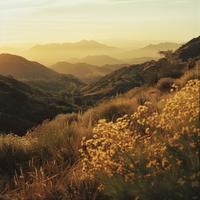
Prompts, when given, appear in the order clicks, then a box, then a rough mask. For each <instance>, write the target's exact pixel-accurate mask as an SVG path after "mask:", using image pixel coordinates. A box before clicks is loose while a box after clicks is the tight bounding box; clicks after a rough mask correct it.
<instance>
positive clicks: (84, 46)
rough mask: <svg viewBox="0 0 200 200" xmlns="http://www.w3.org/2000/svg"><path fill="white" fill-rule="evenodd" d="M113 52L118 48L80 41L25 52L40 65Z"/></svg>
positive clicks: (49, 45) (41, 46)
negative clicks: (40, 63)
mask: <svg viewBox="0 0 200 200" xmlns="http://www.w3.org/2000/svg"><path fill="white" fill-rule="evenodd" d="M115 51H119V50H118V48H115V47H110V46H107V45H105V44H101V43H99V42H96V41H93V40H82V41H80V42H74V43H61V44H58V43H52V44H40V45H36V46H34V47H32V48H31V49H30V50H29V51H28V52H27V55H28V56H29V57H30V58H32V59H34V60H39V61H40V62H42V63H45V64H53V63H56V62H58V61H62V60H67V59H69V58H72V57H75V58H80V57H86V56H88V55H102V54H106V55H110V54H112V53H113V52H115ZM88 64H91V63H88Z"/></svg>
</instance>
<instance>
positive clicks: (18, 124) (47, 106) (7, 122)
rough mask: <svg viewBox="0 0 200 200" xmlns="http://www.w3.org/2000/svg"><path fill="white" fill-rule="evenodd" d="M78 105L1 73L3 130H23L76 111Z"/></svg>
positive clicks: (0, 120)
mask: <svg viewBox="0 0 200 200" xmlns="http://www.w3.org/2000/svg"><path fill="white" fill-rule="evenodd" d="M76 110H77V108H76V106H75V105H73V104H71V103H70V102H69V101H68V102H67V101H66V100H64V99H62V98H61V97H60V98H59V97H55V96H53V95H51V94H49V93H46V92H42V91H41V90H37V89H34V88H32V87H30V86H29V85H27V84H25V83H22V82H20V81H17V80H15V79H13V78H12V77H5V76H1V75H0V124H1V126H0V132H1V133H9V132H12V133H17V134H21V135H22V134H24V133H25V132H26V131H27V129H30V128H32V127H33V126H36V125H38V124H39V123H41V122H42V121H43V120H45V119H52V118H53V117H55V116H56V115H57V114H59V113H67V112H72V111H76Z"/></svg>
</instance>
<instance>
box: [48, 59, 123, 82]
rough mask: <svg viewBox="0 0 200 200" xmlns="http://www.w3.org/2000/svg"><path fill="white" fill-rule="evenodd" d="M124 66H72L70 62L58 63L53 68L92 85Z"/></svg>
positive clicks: (77, 64) (79, 64)
mask: <svg viewBox="0 0 200 200" xmlns="http://www.w3.org/2000/svg"><path fill="white" fill-rule="evenodd" d="M123 66H124V65H104V66H101V67H99V66H97V65H90V64H87V63H74V64H72V63H69V62H58V63H56V64H54V65H52V66H51V68H52V69H53V70H55V71H56V72H58V73H62V74H72V75H74V76H76V77H77V78H78V79H79V80H81V81H83V82H85V83H90V82H93V81H95V80H98V79H99V78H101V77H103V76H105V75H106V74H108V73H110V72H112V71H114V70H117V69H119V68H121V67H123Z"/></svg>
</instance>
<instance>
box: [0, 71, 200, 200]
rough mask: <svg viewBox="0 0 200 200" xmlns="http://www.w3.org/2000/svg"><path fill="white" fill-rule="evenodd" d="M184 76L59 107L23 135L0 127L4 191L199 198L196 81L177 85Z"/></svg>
mask: <svg viewBox="0 0 200 200" xmlns="http://www.w3.org/2000/svg"><path fill="white" fill-rule="evenodd" d="M188 79H191V74H190V75H185V77H182V78H181V79H179V80H174V83H177V85H178V88H177V87H176V86H175V87H174V91H173V92H171V93H170V92H168V93H166V92H163V91H161V90H160V89H159V88H153V87H151V88H147V87H143V88H138V89H134V90H132V91H130V92H129V93H128V94H126V95H124V96H120V97H117V98H114V99H112V100H111V101H108V102H106V103H105V102H104V103H101V104H99V105H98V106H96V107H95V108H91V109H89V110H88V111H86V112H85V113H83V114H68V115H59V116H57V117H56V118H55V119H54V120H52V121H45V122H44V123H43V124H41V125H40V126H38V127H37V128H35V129H33V130H30V131H29V132H28V133H27V134H26V135H25V136H23V137H18V136H15V135H1V136H0V188H1V193H2V195H3V196H4V197H5V198H8V199H13V200H15V199H16V200H61V199H62V200H65V199H67V200H68V199H70V200H79V199H81V200H90V199H91V200H94V199H106V200H107V199H142V200H143V199H144V200H146V199H147V200H151V199H192V198H193V199H195V198H198V197H199V195H200V194H199V190H198V186H199V181H198V178H199V177H200V173H199V171H198V169H199V158H198V155H197V153H199V148H200V147H199V144H200V142H199V133H197V131H198V129H197V128H198V123H197V121H198V115H197V112H198V110H197V105H198V92H199V91H198V88H197V86H199V82H198V81H197V80H196V81H192V82H190V83H189V85H187V86H186V87H184V88H183V89H181V88H182V87H183V86H184V84H185V83H186V80H188ZM179 89H181V90H180V91H178V90H179ZM161 99H168V100H164V101H163V100H161ZM147 102H151V103H147ZM190 117H191V119H190ZM101 119H104V120H101ZM99 120H100V121H99ZM88 175H89V176H88ZM182 194H185V197H184V196H181V195H182ZM0 198H1V197H0Z"/></svg>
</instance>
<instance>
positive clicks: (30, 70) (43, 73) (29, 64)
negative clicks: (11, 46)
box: [0, 54, 59, 80]
mask: <svg viewBox="0 0 200 200" xmlns="http://www.w3.org/2000/svg"><path fill="white" fill-rule="evenodd" d="M0 74H1V75H4V76H8V75H11V76H13V77H15V78H16V79H20V80H46V79H53V78H55V77H57V76H59V75H58V74H57V73H56V72H55V71H53V70H50V69H48V68H47V67H45V66H43V65H41V64H40V63H37V62H33V61H29V60H27V59H25V58H23V57H21V56H16V55H11V54H0Z"/></svg>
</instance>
